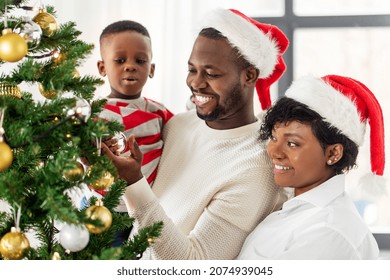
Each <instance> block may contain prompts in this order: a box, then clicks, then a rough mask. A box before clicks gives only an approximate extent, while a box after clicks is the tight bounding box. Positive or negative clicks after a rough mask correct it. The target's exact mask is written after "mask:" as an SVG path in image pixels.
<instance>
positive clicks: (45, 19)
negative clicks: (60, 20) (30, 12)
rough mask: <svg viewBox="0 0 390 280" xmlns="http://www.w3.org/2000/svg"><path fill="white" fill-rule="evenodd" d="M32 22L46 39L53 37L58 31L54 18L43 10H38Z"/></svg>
mask: <svg viewBox="0 0 390 280" xmlns="http://www.w3.org/2000/svg"><path fill="white" fill-rule="evenodd" d="M32 20H33V22H35V23H37V24H38V25H39V26H40V27H41V29H42V33H43V35H45V36H47V37H50V36H51V35H53V34H54V32H56V31H57V29H58V24H57V21H56V19H55V18H54V16H53V15H51V14H49V13H48V12H46V11H45V10H44V9H40V10H39V12H38V14H36V15H35V17H33V19H32Z"/></svg>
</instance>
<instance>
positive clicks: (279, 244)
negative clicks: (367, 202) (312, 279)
mask: <svg viewBox="0 0 390 280" xmlns="http://www.w3.org/2000/svg"><path fill="white" fill-rule="evenodd" d="M378 256H379V250H378V245H377V243H376V241H375V239H374V237H373V235H372V233H371V232H370V230H369V228H368V227H367V225H366V224H365V223H364V222H363V220H362V219H361V217H360V216H359V213H358V212H357V210H356V208H355V206H354V204H353V202H352V200H351V199H350V197H349V196H348V195H347V194H346V193H345V176H344V175H338V176H335V177H333V178H331V179H329V180H328V181H326V182H325V183H323V184H321V185H320V186H318V187H316V188H314V189H312V190H310V191H307V192H305V193H303V194H301V195H299V196H296V197H294V198H292V199H290V200H288V201H286V202H285V203H284V204H283V208H282V210H280V211H276V212H274V213H272V214H270V215H269V216H268V217H267V218H266V219H265V220H264V221H263V222H261V223H260V224H259V225H258V226H257V227H256V229H255V230H254V231H253V232H252V233H251V234H250V235H249V236H248V237H247V239H246V241H245V243H244V246H243V248H242V250H241V253H240V255H239V256H238V259H327V260H331V259H359V260H360V259H377V258H378Z"/></svg>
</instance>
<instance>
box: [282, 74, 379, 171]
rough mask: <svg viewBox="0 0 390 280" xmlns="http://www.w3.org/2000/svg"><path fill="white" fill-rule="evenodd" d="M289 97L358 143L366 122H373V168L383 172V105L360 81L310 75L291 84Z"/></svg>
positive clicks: (371, 140) (371, 145)
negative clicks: (316, 113)
mask: <svg viewBox="0 0 390 280" xmlns="http://www.w3.org/2000/svg"><path fill="white" fill-rule="evenodd" d="M285 95H286V96H287V97H289V98H292V99H295V100H296V101H298V102H301V103H303V104H306V105H307V106H308V107H309V108H310V109H312V110H314V111H316V112H318V113H319V114H320V115H321V116H322V117H323V118H324V120H325V121H327V122H328V123H330V124H331V125H333V126H334V127H336V128H337V129H339V130H340V132H341V133H342V134H344V135H345V136H347V137H348V138H349V139H351V140H352V141H353V142H355V143H356V144H357V145H358V146H361V145H362V144H363V140H364V133H365V129H366V123H367V121H368V123H369V124H370V153H371V171H372V172H373V173H374V174H376V175H383V171H384V167H385V143H384V141H385V135H384V125H383V115H382V109H381V106H380V105H379V102H378V101H377V99H376V98H375V96H374V94H373V93H372V92H371V91H370V90H369V89H368V88H367V87H366V86H365V85H364V84H362V83H361V82H359V81H357V80H354V79H352V78H349V77H343V76H337V75H328V76H324V77H322V78H317V77H313V76H307V77H304V78H301V79H299V80H297V81H295V82H293V84H292V85H291V86H290V88H289V89H288V90H287V91H286V94H285Z"/></svg>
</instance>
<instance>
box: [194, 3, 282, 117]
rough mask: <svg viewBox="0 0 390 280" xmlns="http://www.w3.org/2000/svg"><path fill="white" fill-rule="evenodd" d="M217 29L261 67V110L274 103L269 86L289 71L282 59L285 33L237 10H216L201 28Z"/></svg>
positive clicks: (259, 90) (259, 89) (255, 64)
mask: <svg viewBox="0 0 390 280" xmlns="http://www.w3.org/2000/svg"><path fill="white" fill-rule="evenodd" d="M209 27H211V28H214V29H216V30H218V31H219V32H220V33H221V34H222V35H223V36H225V37H226V38H227V39H228V41H229V43H230V45H231V46H233V47H235V48H237V49H238V50H239V52H240V54H241V55H242V56H243V57H244V58H245V59H246V60H247V61H248V62H250V63H251V64H252V65H253V66H255V67H256V68H257V69H259V71H260V74H259V79H258V81H257V83H256V90H257V94H258V96H259V100H260V103H261V107H262V109H263V110H264V109H267V108H269V107H270V106H271V96H270V90H269V88H270V86H271V85H272V84H273V83H274V82H276V81H277V80H278V79H279V78H280V77H281V76H282V74H283V73H284V71H285V70H286V64H285V63H284V60H283V58H282V55H283V53H284V52H285V51H286V49H287V47H288V43H289V42H288V39H287V37H286V35H285V34H284V33H283V32H282V31H281V30H280V29H279V28H277V27H276V26H273V25H271V24H265V23H260V22H257V21H255V20H253V19H252V18H250V17H247V16H246V15H244V14H242V13H241V12H239V11H237V10H233V9H230V10H227V9H216V10H214V11H212V12H211V13H209V14H208V15H207V16H206V17H205V19H204V20H203V22H202V25H201V28H209Z"/></svg>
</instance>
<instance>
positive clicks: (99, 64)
mask: <svg viewBox="0 0 390 280" xmlns="http://www.w3.org/2000/svg"><path fill="white" fill-rule="evenodd" d="M97 68H98V71H99V74H100V76H102V77H105V76H106V68H105V67H104V61H103V60H99V61H98V62H97Z"/></svg>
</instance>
